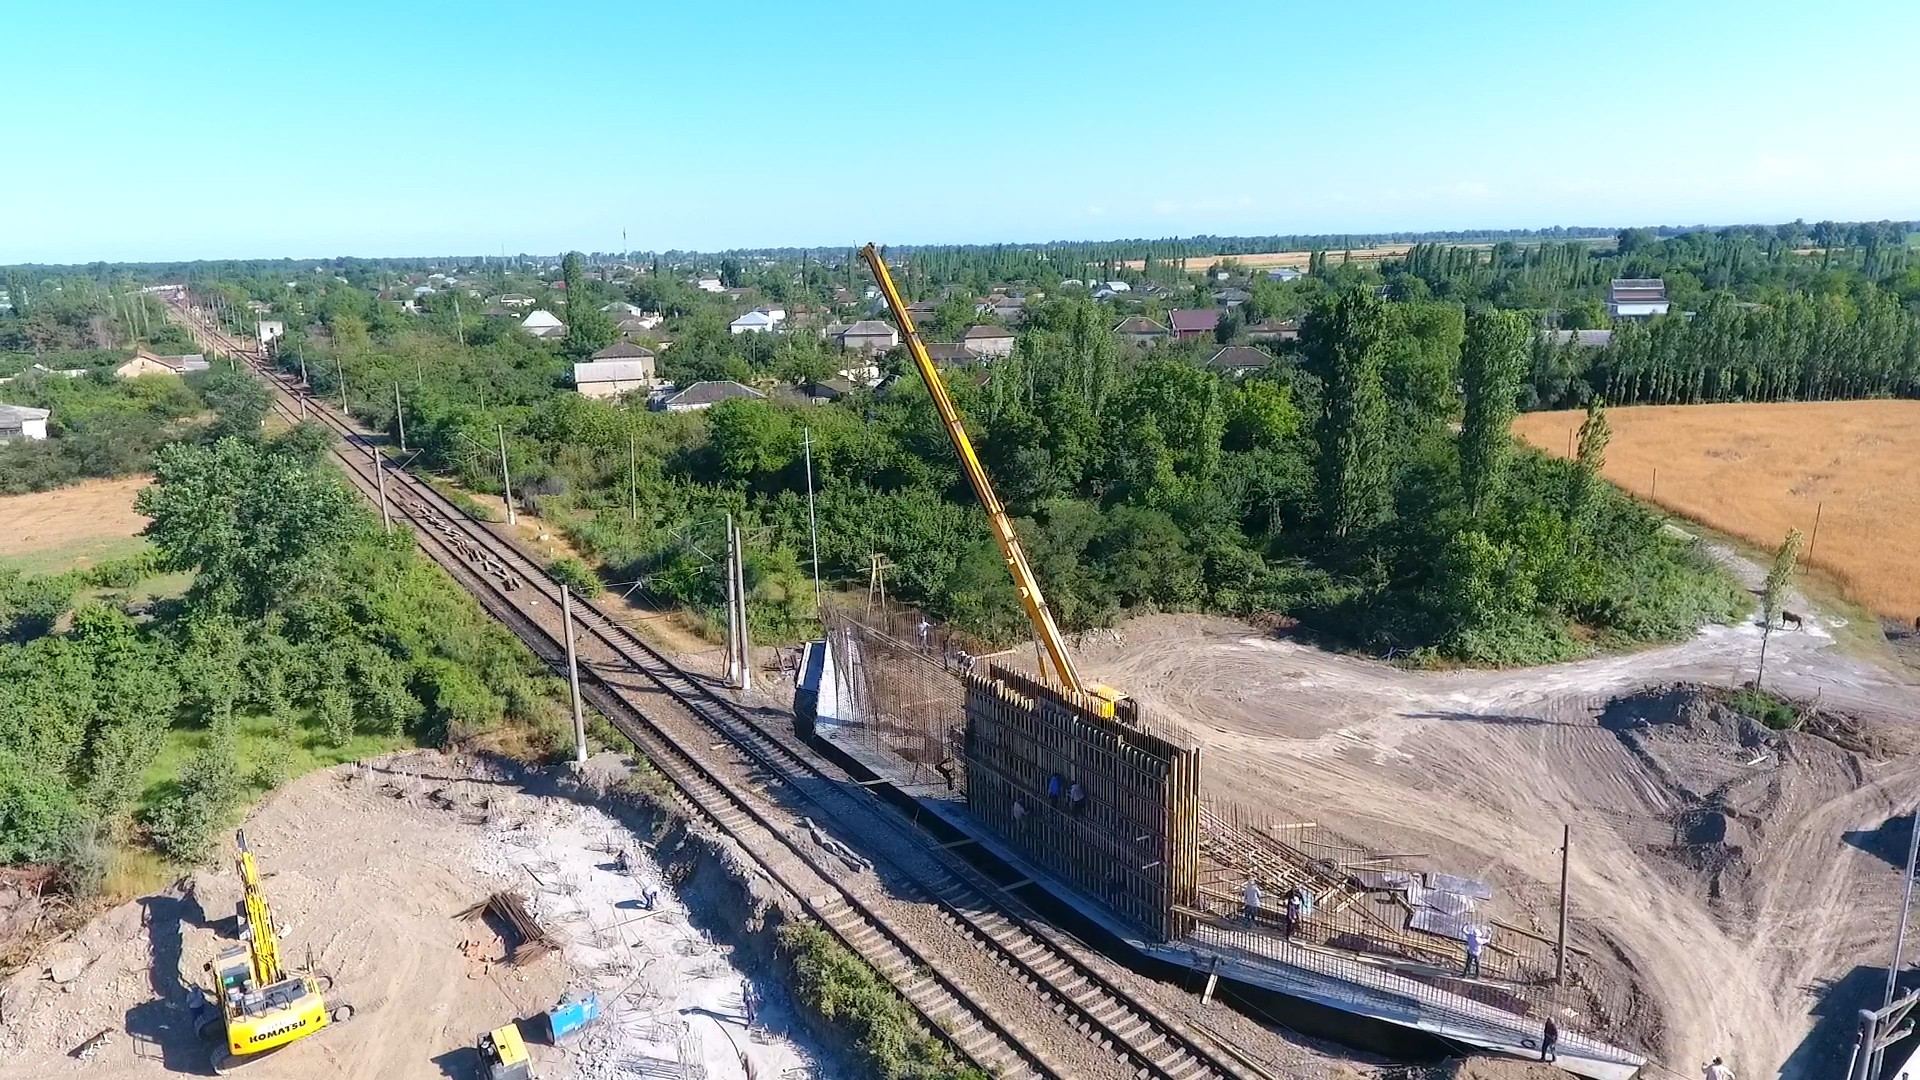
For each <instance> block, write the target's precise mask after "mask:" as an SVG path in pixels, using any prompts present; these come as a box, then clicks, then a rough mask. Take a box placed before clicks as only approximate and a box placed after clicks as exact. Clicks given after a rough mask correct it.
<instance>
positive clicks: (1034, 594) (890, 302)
mask: <svg viewBox="0 0 1920 1080" xmlns="http://www.w3.org/2000/svg"><path fill="white" fill-rule="evenodd" d="M860 257H861V258H863V259H865V260H866V261H867V266H868V268H869V269H871V270H872V271H873V279H874V281H876V282H878V283H879V285H880V293H881V295H883V296H885V297H886V299H887V307H888V309H889V310H891V311H892V312H893V317H894V319H895V321H897V322H899V324H900V336H901V337H902V338H904V339H906V343H907V353H908V355H910V356H912V357H913V366H914V368H915V369H916V370H918V371H919V372H920V379H921V381H922V382H924V383H926V384H927V392H928V393H929V394H930V395H932V397H933V407H934V409H936V410H937V411H938V412H939V413H940V423H941V425H942V426H944V427H945V428H946V429H947V438H948V439H950V440H951V441H952V442H953V452H954V453H955V454H956V455H958V456H959V458H960V468H961V471H963V472H965V473H966V474H967V482H968V483H969V484H971V485H973V494H974V496H975V497H976V498H978V499H979V500H980V506H981V508H982V509H984V510H986V512H987V521H988V524H989V525H990V526H991V527H992V529H993V539H994V541H995V542H996V543H998V544H999V545H1000V557H1001V558H1002V559H1003V560H1004V561H1005V562H1006V564H1007V571H1008V572H1009V573H1011V574H1012V575H1013V585H1014V589H1015V590H1016V591H1018V592H1019V594H1020V605H1021V606H1022V607H1024V608H1025V609H1026V611H1027V619H1028V621H1030V622H1032V623H1033V633H1034V636H1035V637H1037V638H1039V639H1040V646H1041V648H1043V649H1045V650H1046V653H1047V659H1048V661H1049V662H1050V663H1051V664H1052V665H1053V670H1054V674H1055V675H1056V676H1057V677H1058V678H1059V680H1060V684H1061V685H1062V686H1064V687H1065V688H1067V689H1068V690H1071V691H1073V692H1074V693H1077V694H1081V695H1084V696H1086V697H1087V699H1088V700H1089V701H1090V702H1094V703H1096V704H1097V705H1101V706H1102V709H1101V711H1103V712H1107V713H1111V712H1112V709H1113V705H1112V701H1113V698H1114V697H1116V696H1117V695H1115V694H1114V693H1113V692H1112V691H1110V690H1107V689H1106V688H1105V687H1090V686H1088V685H1086V684H1083V683H1082V682H1081V681H1080V672H1079V670H1078V669H1077V668H1075V667H1074V664H1073V656H1072V654H1071V653H1069V652H1068V651H1067V642H1066V639H1065V638H1063V637H1062V636H1061V635H1060V627H1059V626H1058V625H1057V624H1055V623H1054V621H1053V611H1052V609H1050V608H1048V607H1047V600H1046V597H1045V596H1044V595H1043V594H1042V593H1041V592H1040V582H1039V580H1038V579H1037V578H1035V577H1034V576H1033V568H1032V567H1031V566H1029V565H1028V564H1027V552H1026V549H1025V548H1023V547H1021V546H1020V537H1019V535H1018V534H1017V533H1015V532H1014V531H1013V519H1011V518H1009V517H1008V516H1007V511H1006V507H1004V506H1002V505H1001V504H1000V496H999V495H997V494H995V493H994V490H993V481H992V480H990V479H988V477H987V470H986V467H985V466H984V465H982V464H981V463H980V457H979V455H978V454H976V453H974V450H973V440H972V439H971V438H969V437H968V436H967V429H966V427H965V425H963V424H962V423H961V422H960V412H959V410H958V409H955V408H954V407H953V399H952V398H951V397H949V396H948V395H947V386H946V383H945V382H944V381H942V380H941V378H940V372H939V371H938V370H936V369H935V368H934V366H933V358H932V357H930V356H928V355H927V347H926V345H925V344H924V343H922V342H921V340H920V331H918V330H917V329H915V328H914V325H913V316H911V315H909V314H908V313H907V304H906V301H905V300H903V299H901V296H900V290H899V288H898V287H897V286H895V285H894V283H893V275H892V274H891V273H889V272H888V270H887V263H886V260H885V259H883V258H881V257H880V250H879V249H878V248H876V247H875V246H874V245H872V244H868V245H867V246H865V247H863V248H861V249H860Z"/></svg>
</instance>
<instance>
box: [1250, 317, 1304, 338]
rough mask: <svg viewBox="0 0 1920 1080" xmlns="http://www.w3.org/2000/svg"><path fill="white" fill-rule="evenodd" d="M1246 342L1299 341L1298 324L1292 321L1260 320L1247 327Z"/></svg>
mask: <svg viewBox="0 0 1920 1080" xmlns="http://www.w3.org/2000/svg"><path fill="white" fill-rule="evenodd" d="M1247 340H1248V341H1276V342H1285V341H1299V340H1300V324H1299V323H1298V322H1296V321H1295V320H1293V319H1262V320H1261V321H1259V322H1257V323H1253V324H1251V325H1249V326H1248V327H1247Z"/></svg>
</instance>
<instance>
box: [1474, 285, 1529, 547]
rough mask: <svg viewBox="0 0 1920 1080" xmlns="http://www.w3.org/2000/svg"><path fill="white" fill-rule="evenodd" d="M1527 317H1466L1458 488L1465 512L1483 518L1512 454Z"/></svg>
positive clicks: (1511, 313) (1481, 314)
mask: <svg viewBox="0 0 1920 1080" xmlns="http://www.w3.org/2000/svg"><path fill="white" fill-rule="evenodd" d="M1527 336H1528V328H1527V319H1526V317H1525V316H1524V315H1521V314H1520V313H1519V312H1515V311H1493V310H1491V309H1481V310H1476V311H1473V312H1471V313H1469V314H1468V315H1467V329H1466V345H1465V347H1464V348H1463V349H1462V351H1461V354H1460V384H1461V391H1462V393H1463V394H1464V395H1465V398H1466V403H1465V413H1464V416H1463V418H1462V420H1461V424H1460V489H1461V491H1462V492H1464V493H1465V495H1466V501H1467V513H1469V514H1471V515H1472V516H1474V517H1476V518H1477V517H1481V516H1483V515H1484V514H1485V512H1486V507H1487V503H1488V501H1489V500H1490V499H1491V498H1492V497H1493V496H1494V495H1496V494H1497V493H1498V492H1499V491H1500V486H1501V482H1502V480H1503V478H1504V477H1503V474H1504V471H1505V468H1506V463H1507V457H1508V455H1509V454H1510V453H1511V451H1512V443H1513V439H1512V435H1511V433H1510V429H1511V427H1512V424H1513V414H1514V409H1515V406H1516V404H1517V402H1518V399H1519V396H1520V376H1521V373H1522V372H1523V371H1524V370H1525V369H1526V365H1527Z"/></svg>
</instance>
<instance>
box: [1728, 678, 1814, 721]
mask: <svg viewBox="0 0 1920 1080" xmlns="http://www.w3.org/2000/svg"><path fill="white" fill-rule="evenodd" d="M1720 700H1721V701H1722V702H1723V703H1725V704H1726V706H1727V707H1728V708H1730V709H1733V710H1734V711H1735V712H1738V713H1740V714H1741V715H1743V716H1750V717H1752V718H1753V719H1755V720H1758V721H1760V722H1761V723H1762V724H1765V725H1767V726H1768V727H1770V728H1772V729H1773V730H1775V731H1792V730H1793V729H1795V728H1797V727H1799V726H1800V706H1799V705H1798V704H1796V703H1795V702H1794V701H1793V700H1791V699H1790V698H1784V697H1781V696H1780V695H1779V694H1776V693H1773V692H1771V691H1768V690H1761V689H1757V688H1755V687H1751V686H1746V687H1742V688H1740V689H1738V690H1732V691H1729V692H1728V693H1727V694H1726V695H1725V696H1724V697H1722V698H1721V699H1720Z"/></svg>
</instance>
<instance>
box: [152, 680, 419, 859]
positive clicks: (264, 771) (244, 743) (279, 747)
mask: <svg viewBox="0 0 1920 1080" xmlns="http://www.w3.org/2000/svg"><path fill="white" fill-rule="evenodd" d="M237 728H238V733H239V751H238V752H239V758H240V773H241V776H242V778H243V780H244V782H245V787H244V789H243V797H242V802H243V803H244V804H248V805H240V806H236V807H235V808H234V810H233V820H235V821H238V820H239V819H240V818H241V817H244V816H245V815H246V812H247V811H248V810H249V809H250V808H251V807H250V804H251V803H252V802H253V800H255V799H257V798H259V797H260V796H261V795H264V794H266V793H267V792H268V791H270V790H272V789H273V788H274V787H277V786H278V785H280V784H284V783H286V782H287V781H289V780H293V779H295V778H297V777H300V776H304V775H306V774H307V773H310V772H312V771H314V770H315V769H325V768H330V767H332V766H334V765H340V764H344V763H346V762H349V761H359V760H362V759H363V758H370V757H378V756H379V755H381V754H386V753H390V752H392V751H395V750H400V749H404V748H406V747H409V746H412V745H414V740H412V739H410V738H408V737H407V736H405V735H355V736H354V737H353V738H351V739H349V740H347V742H346V744H345V745H344V746H331V745H328V743H327V741H326V735H325V732H324V730H323V729H322V728H321V726H320V723H319V722H318V721H317V720H315V719H314V718H313V717H312V716H311V715H302V716H301V717H300V718H299V720H298V721H297V722H296V723H295V725H294V733H293V734H294V737H293V742H292V744H291V745H289V743H288V741H287V739H286V738H285V737H284V736H283V734H282V733H281V732H280V731H279V729H278V727H277V726H276V725H275V724H274V722H273V721H272V720H271V719H269V718H268V717H264V716H252V715H242V716H240V717H239V718H238V720H237ZM207 736H208V732H207V730H206V729H205V728H197V727H195V728H187V727H175V728H173V729H172V730H170V731H168V732H167V741H166V744H165V745H164V746H162V747H161V748H160V753H158V754H157V755H155V756H154V759H153V761H152V762H151V763H150V764H149V765H148V766H147V769H146V772H145V773H144V774H143V775H142V777H141V783H140V800H139V807H140V809H141V810H150V809H152V808H153V806H154V805H155V804H156V803H157V802H158V801H159V800H160V799H161V798H162V797H163V796H165V795H167V794H169V793H171V792H172V791H173V790H174V789H175V787H176V786H177V785H178V783H179V776H180V770H181V768H182V767H183V766H184V765H186V763H187V762H188V761H190V760H192V758H193V756H194V755H195V754H197V753H199V752H200V751H201V750H204V749H205V748H206V745H207ZM155 857H156V858H158V856H155Z"/></svg>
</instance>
